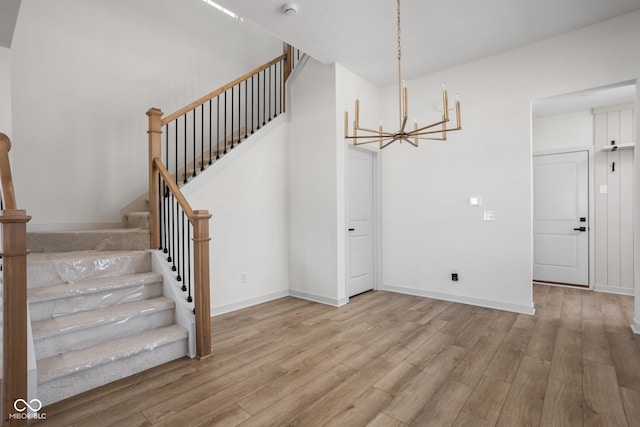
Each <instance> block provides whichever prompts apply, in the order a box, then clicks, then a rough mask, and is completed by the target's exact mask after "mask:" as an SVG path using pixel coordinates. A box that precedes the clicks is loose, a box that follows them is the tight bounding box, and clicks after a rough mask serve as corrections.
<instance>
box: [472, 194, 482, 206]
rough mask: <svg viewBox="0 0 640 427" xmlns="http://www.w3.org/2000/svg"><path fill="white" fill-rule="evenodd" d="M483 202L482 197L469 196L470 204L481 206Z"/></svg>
mask: <svg viewBox="0 0 640 427" xmlns="http://www.w3.org/2000/svg"><path fill="white" fill-rule="evenodd" d="M481 204H482V199H481V198H480V197H476V196H472V197H469V206H480V205H481Z"/></svg>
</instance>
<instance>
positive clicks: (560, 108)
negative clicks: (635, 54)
mask: <svg viewBox="0 0 640 427" xmlns="http://www.w3.org/2000/svg"><path fill="white" fill-rule="evenodd" d="M635 100H636V85H635V83H634V82H622V83H619V84H614V85H610V86H605V87H598V88H592V89H587V90H581V91H580V92H574V93H568V94H563V95H558V96H552V97H549V98H544V99H537V100H535V101H533V103H532V108H531V112H532V115H533V117H542V116H553V115H558V114H567V113H571V112H575V111H583V110H588V109H591V108H599V107H607V106H610V105H618V104H626V103H630V102H635Z"/></svg>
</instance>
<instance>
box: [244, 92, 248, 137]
mask: <svg viewBox="0 0 640 427" xmlns="http://www.w3.org/2000/svg"><path fill="white" fill-rule="evenodd" d="M248 82H249V79H247V80H245V81H244V139H247V136H248V135H247V107H248V104H247V96H248V92H247V84H248Z"/></svg>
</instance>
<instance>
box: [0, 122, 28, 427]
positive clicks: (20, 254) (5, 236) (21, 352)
mask: <svg viewBox="0 0 640 427" xmlns="http://www.w3.org/2000/svg"><path fill="white" fill-rule="evenodd" d="M10 149H11V140H10V139H9V137H8V136H6V135H5V134H3V133H0V181H1V183H0V188H1V190H2V197H1V200H2V206H3V210H2V215H1V216H0V223H1V224H2V263H3V265H2V286H3V295H2V297H3V298H2V301H3V307H2V313H3V321H4V323H3V328H2V330H3V340H2V342H3V351H2V354H3V375H2V408H3V414H2V417H3V425H4V426H18V425H26V419H21V418H20V417H17V416H16V415H22V414H21V413H19V414H16V412H17V411H16V410H15V409H14V403H15V402H16V401H17V400H18V399H24V400H26V399H27V254H28V251H27V222H29V220H30V219H31V217H30V216H28V215H27V212H26V211H25V210H22V209H17V207H16V206H17V205H16V197H15V193H14V190H13V178H12V175H11V166H10V163H9V150H10Z"/></svg>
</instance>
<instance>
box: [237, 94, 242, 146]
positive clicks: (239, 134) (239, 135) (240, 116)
mask: <svg viewBox="0 0 640 427" xmlns="http://www.w3.org/2000/svg"><path fill="white" fill-rule="evenodd" d="M241 95H242V86H241V84H240V83H238V144H240V141H241V140H242V134H241V133H240V132H241V129H240V124H241V123H242V114H241V113H240V107H241V106H242V102H241V99H242V97H241Z"/></svg>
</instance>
